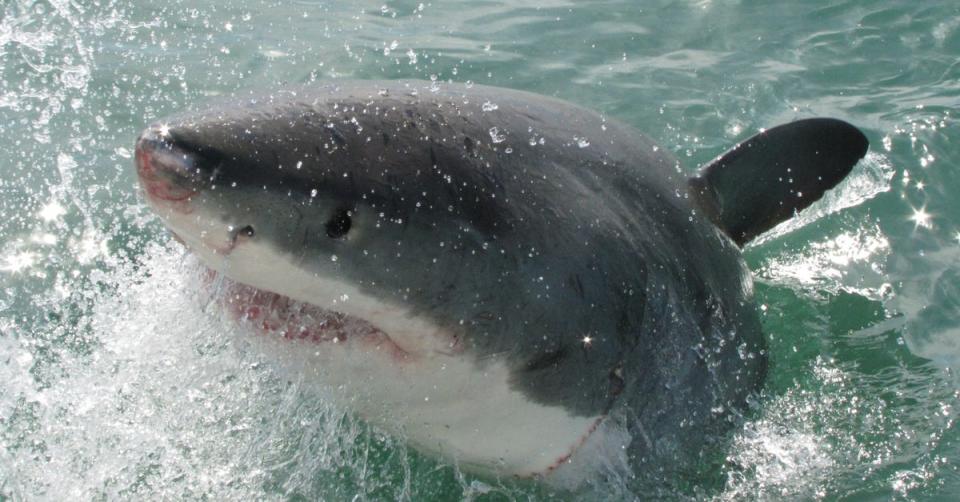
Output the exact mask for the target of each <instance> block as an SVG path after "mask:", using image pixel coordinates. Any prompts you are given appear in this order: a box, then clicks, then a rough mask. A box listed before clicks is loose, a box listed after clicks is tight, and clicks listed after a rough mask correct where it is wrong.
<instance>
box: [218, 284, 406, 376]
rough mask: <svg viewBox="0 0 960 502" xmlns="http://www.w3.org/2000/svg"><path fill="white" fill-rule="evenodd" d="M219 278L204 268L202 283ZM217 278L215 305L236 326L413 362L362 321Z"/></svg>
mask: <svg viewBox="0 0 960 502" xmlns="http://www.w3.org/2000/svg"><path fill="white" fill-rule="evenodd" d="M218 276H219V274H217V272H215V271H213V270H210V269H206V274H205V277H204V279H205V281H204V282H206V283H207V284H209V285H213V284H214V283H215V282H217V281H216V280H217V279H218ZM220 277H222V279H221V282H220V285H219V287H218V291H217V295H216V296H217V302H218V303H219V304H220V305H221V306H222V307H223V309H224V311H225V312H227V313H228V314H230V316H231V317H232V318H233V319H234V320H236V321H237V322H238V323H239V324H241V325H243V326H246V327H250V328H252V329H253V330H254V331H256V332H257V333H259V334H262V335H264V336H273V337H278V338H282V339H284V340H290V341H295V340H297V341H303V342H309V343H314V344H334V345H341V344H342V345H344V346H346V345H348V344H356V345H358V346H361V347H363V348H366V349H370V350H376V351H378V352H382V353H384V354H387V355H389V356H390V357H391V359H393V360H394V361H396V362H411V361H413V360H414V359H415V356H413V355H412V354H410V353H409V352H406V351H404V350H403V349H401V348H400V347H399V346H398V345H397V344H396V343H394V342H393V340H391V339H390V337H389V336H387V334H386V333H384V332H383V331H382V330H380V329H379V328H378V327H376V326H374V325H373V324H371V323H369V322H367V321H365V320H363V319H359V318H356V317H352V316H348V315H345V314H342V313H340V312H335V311H332V310H327V309H324V308H321V307H318V306H316V305H313V304H310V303H304V302H300V301H296V300H294V299H292V298H290V297H288V296H283V295H279V294H277V293H272V292H269V291H265V290H262V289H257V288H254V287H252V286H247V285H245V284H241V283H238V282H234V281H232V280H230V279H229V278H227V277H225V276H220Z"/></svg>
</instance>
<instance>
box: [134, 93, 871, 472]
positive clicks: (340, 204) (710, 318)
mask: <svg viewBox="0 0 960 502" xmlns="http://www.w3.org/2000/svg"><path fill="white" fill-rule="evenodd" d="M867 147H868V142H867V139H866V138H865V137H864V135H863V134H862V133H861V132H860V131H859V130H857V129H856V128H855V127H853V126H851V125H849V124H847V123H845V122H843V121H840V120H836V119H825V118H814V119H806V120H798V121H795V122H792V123H789V124H785V125H781V126H778V127H775V128H772V129H769V130H766V131H764V132H761V133H759V134H757V135H756V136H754V137H752V138H750V139H748V140H746V141H744V142H742V143H740V144H739V145H737V146H735V147H734V148H733V149H732V150H730V151H729V152H727V153H725V154H724V155H721V156H720V157H718V158H717V159H715V160H714V161H712V162H711V163H709V164H708V165H706V166H704V167H702V168H701V169H700V171H698V173H697V174H696V175H695V176H694V177H692V178H689V179H688V178H687V176H686V175H685V174H684V172H685V171H684V170H683V169H681V166H680V163H679V162H678V160H677V159H676V158H675V157H673V156H672V155H671V154H670V153H669V152H667V151H666V150H664V149H663V148H660V147H658V146H657V145H656V144H654V143H653V142H652V141H651V140H650V139H648V138H647V137H645V136H643V135H642V134H640V133H638V132H637V131H635V130H634V129H632V128H631V127H629V126H627V125H624V124H622V123H621V122H619V121H617V120H615V119H613V118H610V117H604V116H603V115H600V114H597V113H595V112H593V111H590V110H587V109H584V108H582V107H579V106H576V105H573V104H570V103H567V102H564V101H560V100H557V99H553V98H549V97H544V96H539V95H535V94H530V93H527V92H521V91H516V90H508V89H500V88H493V87H484V86H480V85H475V86H470V87H468V86H465V85H458V84H448V85H440V86H438V85H437V84H435V83H426V82H417V81H389V82H347V81H344V82H339V81H338V82H332V83H327V84H324V85H314V86H309V87H298V88H290V89H284V90H278V91H275V92H272V93H269V94H264V95H258V96H253V97H244V98H235V99H233V100H226V101H223V102H221V103H217V104H214V105H208V106H207V107H206V108H201V109H198V110H191V111H186V112H184V113H182V114H179V115H176V116H173V117H169V118H167V119H164V120H160V121H157V122H155V123H153V124H152V125H150V126H149V127H148V128H147V129H146V130H145V131H144V132H143V133H142V134H141V136H140V137H139V138H138V140H137V142H136V167H137V173H138V175H139V179H140V183H141V185H142V187H143V192H144V194H145V199H146V201H147V203H148V204H149V206H150V207H151V208H152V209H153V210H154V211H155V212H156V213H157V214H158V215H159V216H160V218H161V219H162V220H163V222H164V224H165V225H166V226H167V227H168V228H169V229H170V231H171V232H172V233H173V234H174V235H175V236H176V238H177V239H179V240H180V241H181V242H183V243H184V244H185V245H186V246H187V247H188V248H189V249H190V250H191V251H192V252H193V253H195V254H196V255H197V256H198V257H199V258H200V260H201V261H202V262H203V263H204V264H205V265H206V266H208V267H209V268H211V269H213V270H214V271H216V272H217V273H219V274H222V275H223V276H226V277H227V278H228V279H229V281H231V282H230V284H231V286H230V287H228V288H226V291H227V292H226V293H224V297H225V301H224V302H223V305H224V306H225V309H226V310H227V311H229V312H232V313H234V314H235V315H236V316H237V317H238V318H240V319H241V320H242V321H245V322H249V323H252V324H253V325H255V326H256V327H257V328H258V329H261V330H263V331H267V332H270V333H275V334H279V335H282V338H286V339H290V340H289V341H288V342H286V345H287V346H288V347H289V351H290V352H291V353H296V354H298V355H299V356H300V357H301V358H303V359H305V360H307V361H308V364H307V365H305V366H303V368H309V372H311V373H312V375H311V376H312V377H315V378H316V379H317V381H318V382H320V385H323V386H326V387H328V388H330V389H333V393H334V394H335V395H337V396H339V399H341V401H342V403H344V405H345V406H347V407H348V408H350V409H351V410H353V411H354V412H355V413H356V414H357V415H359V416H360V417H362V418H364V419H366V420H368V421H370V422H372V423H375V424H379V425H381V426H383V427H385V428H387V429H388V430H391V431H393V432H395V433H398V434H402V435H403V437H405V438H406V439H407V440H408V441H409V442H410V443H411V444H413V445H414V446H415V447H417V448H419V449H421V450H423V451H426V452H430V453H434V454H438V455H440V456H441V457H443V458H445V459H447V460H448V461H451V462H455V463H457V465H458V466H460V468H462V469H464V470H469V471H475V472H480V473H487V474H493V475H507V476H519V477H540V478H545V479H547V480H551V479H554V478H558V479H560V478H562V477H563V476H562V475H561V474H558V472H562V471H564V470H566V471H572V470H575V471H576V472H577V474H574V475H572V478H573V479H575V480H579V479H582V478H583V476H584V473H589V472H591V470H596V469H597V465H599V464H600V463H602V462H604V461H607V460H609V459H603V458H596V457H598V456H604V455H615V456H620V457H622V459H624V460H625V462H626V463H627V464H628V465H629V466H630V468H631V469H632V470H633V475H636V476H640V477H662V476H670V475H672V473H682V472H685V470H687V469H690V468H692V467H691V466H695V465H697V464H698V462H701V461H702V458H703V456H704V455H705V453H706V452H708V451H710V449H711V448H715V447H716V445H717V444H722V438H723V437H724V434H725V433H726V432H728V431H729V430H730V429H731V427H732V426H733V424H735V423H736V422H737V421H738V419H739V417H740V416H741V414H742V413H743V412H744V410H745V409H746V408H747V406H748V401H749V400H750V398H751V396H753V395H754V394H755V393H756V392H757V391H758V389H759V388H760V386H761V385H762V383H763V380H764V376H765V372H766V366H767V356H766V352H765V343H764V336H763V333H762V331H761V326H760V321H759V317H758V313H757V310H756V306H755V305H754V301H753V283H752V280H751V276H750V272H749V270H748V269H747V267H746V265H745V263H744V260H743V258H742V256H741V247H742V246H743V245H744V244H745V243H747V242H749V241H750V240H751V239H753V238H754V237H756V236H758V235H760V234H762V233H763V232H765V231H766V230H768V229H770V228H772V227H773V226H775V225H777V224H778V223H780V222H782V221H784V220H786V219H788V218H790V217H791V216H793V215H794V214H795V213H796V212H797V211H800V210H802V209H803V208H805V207H807V206H808V205H810V204H811V203H812V202H814V201H816V200H817V199H819V198H820V197H821V196H822V195H823V193H824V192H825V191H826V190H828V189H830V188H831V187H833V186H834V185H836V184H837V183H838V182H839V181H840V180H842V179H843V178H844V177H845V176H846V175H847V174H848V173H849V172H850V170H851V168H852V167H853V166H854V165H855V164H856V163H857V162H858V161H859V159H861V158H862V157H863V156H864V155H865V153H866V151H867ZM305 371H307V370H305ZM613 417H618V418H616V419H615V418H613ZM597 445H604V446H603V447H602V448H600V447H598V446H597ZM611 452H612V453H611ZM570 466H574V467H570ZM570 478H571V475H567V476H566V478H563V479H570ZM575 482H578V481H575Z"/></svg>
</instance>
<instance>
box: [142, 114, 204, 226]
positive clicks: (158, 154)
mask: <svg viewBox="0 0 960 502" xmlns="http://www.w3.org/2000/svg"><path fill="white" fill-rule="evenodd" d="M135 158H136V165H137V176H138V177H139V178H140V185H141V186H142V187H143V190H144V193H145V194H146V196H147V198H148V199H149V201H150V202H151V203H154V204H161V205H165V206H170V207H173V208H178V209H180V210H183V209H185V208H186V207H185V206H186V204H188V203H189V201H190V199H191V197H193V196H194V195H195V194H196V193H197V192H198V190H199V177H198V176H197V174H198V173H197V170H196V167H195V160H194V158H193V156H192V155H191V154H190V153H189V152H186V151H184V150H183V149H181V148H178V147H177V146H176V144H174V142H173V140H172V139H171V135H170V131H169V129H168V128H167V127H166V126H164V125H161V124H155V125H153V126H150V127H149V128H147V129H146V130H145V131H143V133H141V134H140V137H139V138H138V139H137V143H136V154H135Z"/></svg>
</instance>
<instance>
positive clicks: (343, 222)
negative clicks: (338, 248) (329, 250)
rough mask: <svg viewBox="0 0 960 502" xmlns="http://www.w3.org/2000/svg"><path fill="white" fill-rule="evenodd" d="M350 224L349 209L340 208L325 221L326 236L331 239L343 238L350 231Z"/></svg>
mask: <svg viewBox="0 0 960 502" xmlns="http://www.w3.org/2000/svg"><path fill="white" fill-rule="evenodd" d="M351 224H352V221H351V220H350V211H349V210H347V209H340V210H338V211H337V212H336V213H334V214H333V217H331V218H330V219H329V220H328V221H327V236H328V237H330V238H331V239H340V238H343V237H344V236H345V235H347V232H349V231H350V225H351Z"/></svg>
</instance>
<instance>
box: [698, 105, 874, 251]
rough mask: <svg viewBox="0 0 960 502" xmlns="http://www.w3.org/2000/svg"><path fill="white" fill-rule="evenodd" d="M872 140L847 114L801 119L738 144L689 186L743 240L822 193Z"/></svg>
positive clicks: (716, 218)
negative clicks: (843, 119)
mask: <svg viewBox="0 0 960 502" xmlns="http://www.w3.org/2000/svg"><path fill="white" fill-rule="evenodd" d="M868 145H869V142H868V141H867V138H866V136H864V135H863V133H862V132H860V130H859V129H857V128H856V127H854V126H852V125H850V124H848V123H846V122H844V121H842V120H837V119H828V118H815V119H805V120H798V121H796V122H791V123H789V124H784V125H780V126H777V127H774V128H773V129H769V130H767V131H764V132H762V133H760V134H757V135H756V136H754V137H752V138H750V139H748V140H746V141H744V142H742V143H740V144H738V145H737V146H735V147H733V149H731V150H729V151H727V152H726V153H724V154H723V155H721V156H720V157H718V158H717V159H715V160H714V161H713V162H711V163H710V164H708V165H707V166H705V167H703V168H702V169H701V170H700V173H699V174H697V176H695V177H693V178H690V180H689V182H688V184H689V190H690V193H691V195H693V197H694V199H695V200H696V201H697V203H698V204H699V205H700V208H701V209H702V210H703V211H704V212H705V213H706V214H707V217H709V218H710V219H711V220H712V221H713V222H714V224H716V225H717V226H718V227H720V228H721V229H722V230H723V231H724V232H726V234H727V235H729V236H730V237H731V238H732V239H733V240H734V241H736V243H737V244H739V245H740V246H743V245H744V244H746V243H747V242H749V241H750V240H751V239H753V238H754V237H756V236H758V235H760V234H762V233H763V232H766V231H767V230H769V229H771V228H773V227H774V226H776V225H777V224H778V223H780V222H782V221H784V220H786V219H788V218H790V217H791V216H793V215H794V214H795V213H796V212H797V211H800V210H801V209H803V208H805V207H807V206H809V205H810V204H812V203H814V202H815V201H817V200H818V199H820V197H822V196H823V194H824V192H826V191H827V190H829V189H831V188H833V187H834V186H835V185H836V184H837V183H839V182H840V181H841V180H843V178H845V177H846V176H847V174H848V173H849V172H850V170H851V169H853V166H854V165H856V163H857V162H858V161H859V160H860V159H862V158H863V156H864V155H866V153H867V146H868Z"/></svg>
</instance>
